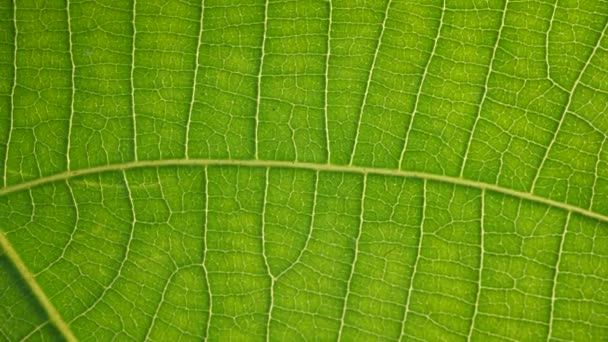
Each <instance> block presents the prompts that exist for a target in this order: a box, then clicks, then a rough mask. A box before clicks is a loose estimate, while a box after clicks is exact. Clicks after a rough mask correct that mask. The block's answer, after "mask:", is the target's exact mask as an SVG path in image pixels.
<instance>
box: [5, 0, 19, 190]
mask: <svg viewBox="0 0 608 342" xmlns="http://www.w3.org/2000/svg"><path fill="white" fill-rule="evenodd" d="M13 30H14V31H15V33H14V36H15V37H14V41H15V44H14V48H13V84H12V86H11V95H10V107H11V110H10V113H9V115H10V116H9V119H8V125H9V127H8V137H7V138H6V150H5V151H4V152H5V153H4V170H3V176H2V179H3V184H4V186H5V187H6V185H7V184H8V183H7V178H6V177H7V173H8V152H9V147H10V145H11V139H12V137H13V126H14V116H15V114H14V112H15V89H16V88H17V49H18V42H19V40H18V39H17V38H18V35H19V30H18V29H17V0H14V1H13Z"/></svg>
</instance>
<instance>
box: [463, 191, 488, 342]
mask: <svg viewBox="0 0 608 342" xmlns="http://www.w3.org/2000/svg"><path fill="white" fill-rule="evenodd" d="M485 217H486V191H485V190H481V215H480V217H479V240H480V241H479V247H480V248H479V273H478V274H477V290H476V293H475V306H473V317H472V318H471V325H469V333H468V335H467V341H471V339H472V337H473V332H474V331H475V320H476V318H477V316H478V314H479V300H480V298H481V290H482V287H481V280H482V277H481V276H482V275H483V255H484V254H485V249H484V235H485V227H484V220H485Z"/></svg>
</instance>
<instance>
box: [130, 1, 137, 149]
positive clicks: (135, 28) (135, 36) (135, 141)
mask: <svg viewBox="0 0 608 342" xmlns="http://www.w3.org/2000/svg"><path fill="white" fill-rule="evenodd" d="M136 10H137V0H133V22H132V29H133V42H132V43H131V44H132V45H131V77H130V78H129V80H130V81H131V111H132V112H133V115H132V116H131V124H132V126H133V127H132V128H133V159H135V160H136V161H137V119H136V116H135V79H134V77H133V75H134V72H135V39H136V38H137V26H136V25H135V20H136V14H137V12H136Z"/></svg>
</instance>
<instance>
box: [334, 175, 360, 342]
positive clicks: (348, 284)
mask: <svg viewBox="0 0 608 342" xmlns="http://www.w3.org/2000/svg"><path fill="white" fill-rule="evenodd" d="M366 191H367V173H366V174H364V175H363V189H362V190H361V209H360V211H359V228H358V229H357V236H356V237H355V253H354V254H355V255H353V262H352V264H351V265H350V274H349V276H348V280H347V282H346V294H345V295H344V306H343V307H342V316H341V318H340V329H339V330H338V341H342V340H343V336H342V333H343V332H344V326H345V325H346V312H347V311H348V299H349V298H350V294H351V291H352V290H351V287H352V284H353V276H354V275H355V268H356V267H357V259H358V257H359V240H361V231H363V224H364V222H365V218H364V215H365V192H366Z"/></svg>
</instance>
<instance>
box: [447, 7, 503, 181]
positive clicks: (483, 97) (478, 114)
mask: <svg viewBox="0 0 608 342" xmlns="http://www.w3.org/2000/svg"><path fill="white" fill-rule="evenodd" d="M508 7H509V0H505V5H504V8H503V9H502V16H501V18H500V26H499V27H498V35H497V37H496V41H495V42H494V48H492V57H490V65H489V66H488V72H486V78H485V81H484V84H483V94H481V101H480V102H479V106H477V112H476V113H475V122H473V128H471V133H470V134H469V139H468V141H467V147H466V148H465V150H464V157H463V158H462V164H460V173H459V175H460V177H462V176H463V175H464V169H465V166H466V164H467V158H468V157H469V153H470V152H471V144H472V143H473V138H474V137H475V131H476V130H477V125H478V124H479V119H480V118H481V110H482V109H483V106H484V105H485V103H486V100H487V98H488V89H489V83H490V76H491V75H492V71H493V69H494V62H495V61H496V51H498V44H500V40H501V38H502V32H503V31H504V27H505V18H506V17H507V9H508Z"/></svg>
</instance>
